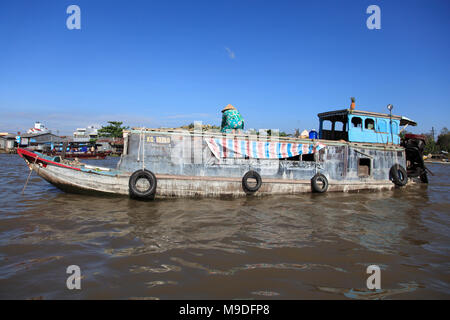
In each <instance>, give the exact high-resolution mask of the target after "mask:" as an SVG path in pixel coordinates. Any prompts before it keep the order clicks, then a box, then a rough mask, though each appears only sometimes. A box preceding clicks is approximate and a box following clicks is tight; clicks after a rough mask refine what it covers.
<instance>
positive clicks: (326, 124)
mask: <svg viewBox="0 0 450 320" xmlns="http://www.w3.org/2000/svg"><path fill="white" fill-rule="evenodd" d="M331 125H332V124H331V121H330V120H324V121H323V124H322V129H323V130H331Z"/></svg>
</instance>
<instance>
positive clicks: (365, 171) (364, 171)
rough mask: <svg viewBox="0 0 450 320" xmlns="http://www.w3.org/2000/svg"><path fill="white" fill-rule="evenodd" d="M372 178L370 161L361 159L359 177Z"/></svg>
mask: <svg viewBox="0 0 450 320" xmlns="http://www.w3.org/2000/svg"><path fill="white" fill-rule="evenodd" d="M368 176H370V159H369V158H359V160H358V177H368Z"/></svg>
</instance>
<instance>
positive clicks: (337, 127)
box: [317, 109, 417, 144]
mask: <svg viewBox="0 0 450 320" xmlns="http://www.w3.org/2000/svg"><path fill="white" fill-rule="evenodd" d="M317 116H318V117H319V121H320V125H319V139H324V140H344V141H349V142H369V143H392V142H393V143H394V144H400V131H401V130H400V126H407V125H412V126H416V125H417V123H416V122H414V121H412V120H410V119H408V118H405V117H401V116H396V115H389V114H384V113H377V112H369V111H361V110H350V109H344V110H337V111H330V112H324V113H319V114H318V115H317Z"/></svg>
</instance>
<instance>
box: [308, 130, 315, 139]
mask: <svg viewBox="0 0 450 320" xmlns="http://www.w3.org/2000/svg"><path fill="white" fill-rule="evenodd" d="M309 138H310V139H317V131H316V130H315V129H312V130H311V131H310V132H309Z"/></svg>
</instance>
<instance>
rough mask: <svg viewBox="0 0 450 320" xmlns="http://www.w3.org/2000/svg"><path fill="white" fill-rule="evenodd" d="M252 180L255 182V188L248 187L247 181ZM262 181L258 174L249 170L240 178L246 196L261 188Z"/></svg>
mask: <svg viewBox="0 0 450 320" xmlns="http://www.w3.org/2000/svg"><path fill="white" fill-rule="evenodd" d="M250 178H253V179H255V180H256V185H255V186H249V185H248V179H250ZM261 185H262V179H261V176H260V175H259V173H258V172H256V171H253V170H250V171H248V172H247V173H246V174H244V176H243V177H242V189H243V190H244V192H245V193H246V194H253V193H255V192H256V191H258V190H259V188H261Z"/></svg>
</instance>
